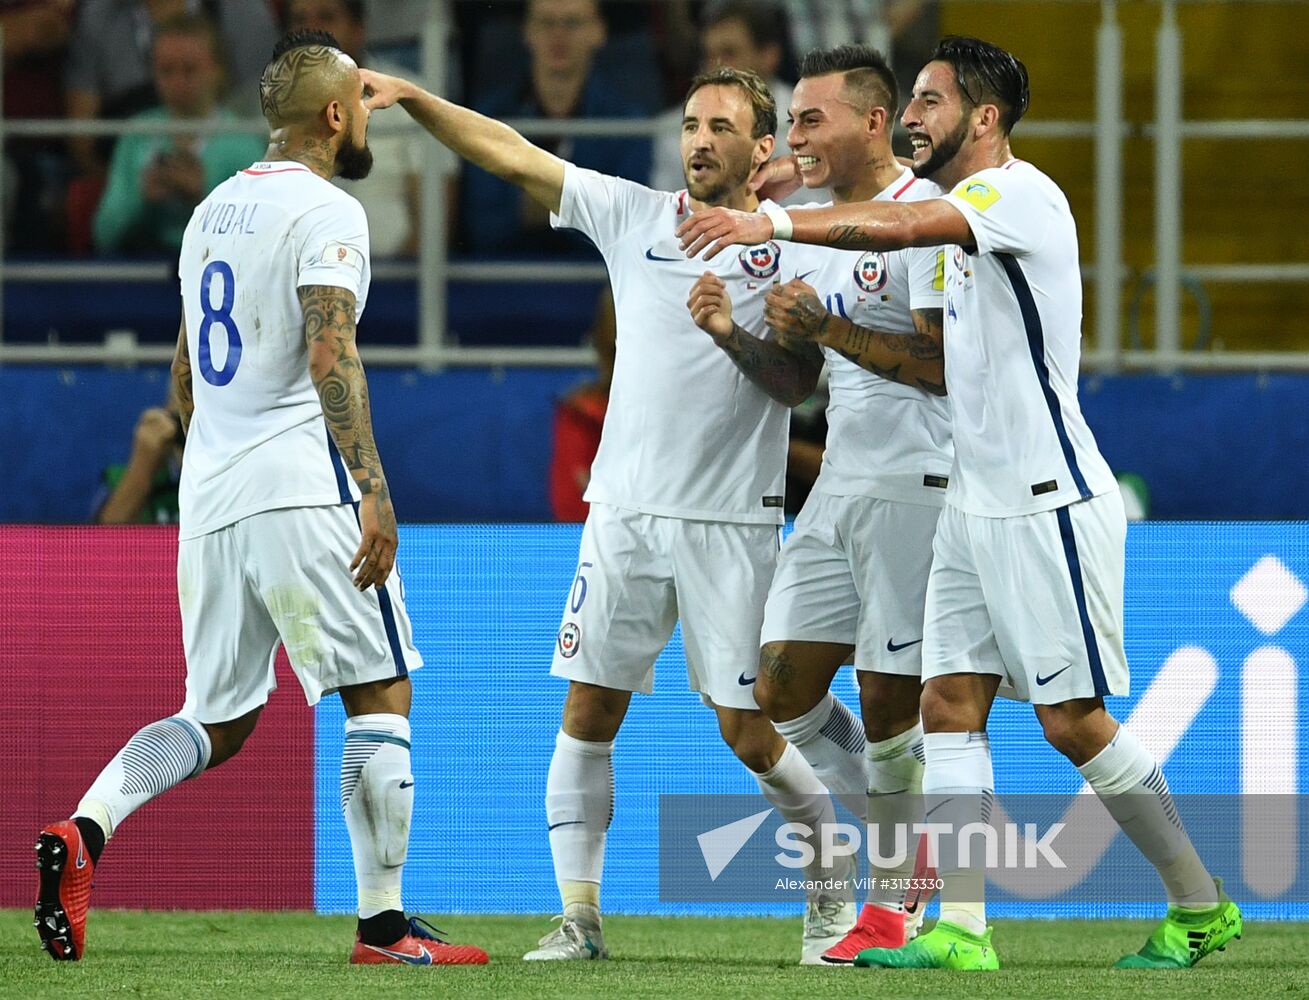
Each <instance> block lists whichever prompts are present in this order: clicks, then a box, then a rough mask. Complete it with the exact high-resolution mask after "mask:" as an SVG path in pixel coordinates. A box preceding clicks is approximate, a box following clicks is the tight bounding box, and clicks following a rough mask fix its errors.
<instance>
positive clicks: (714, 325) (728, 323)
mask: <svg viewBox="0 0 1309 1000" xmlns="http://www.w3.org/2000/svg"><path fill="white" fill-rule="evenodd" d="M686 308H687V309H689V310H691V318H692V319H693V320H695V325H696V326H698V327H699V328H700V329H701V330H703V331H704V332H705V333H707V334H709V336H711V337H713V338H714V340H723V339H724V338H725V337H727V336H728V334H730V333H731V332H732V326H733V323H732V299H731V297H730V296H729V295H728V294H727V285H725V284H724V283H723V279H722V278H720V277H718V275H716V274H713V273H712V272H710V271H706V272H705V273H704V274H702V275H701V276H700V278H699V280H698V281H696V283H695V284H694V285H692V286H691V295H690V297H689V298H688V299H687V300H686Z"/></svg>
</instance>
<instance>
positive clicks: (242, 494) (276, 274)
mask: <svg viewBox="0 0 1309 1000" xmlns="http://www.w3.org/2000/svg"><path fill="white" fill-rule="evenodd" d="M178 275H179V277H180V279H181V290H182V306H183V311H184V314H185V317H186V336H187V347H188V349H189V351H190V356H191V385H192V389H193V390H194V393H195V415H194V416H193V417H192V419H191V430H190V432H189V433H188V434H187V438H186V458H185V460H184V461H183V462H182V482H181V485H180V487H179V495H178V504H179V507H180V522H181V534H180V537H182V538H193V537H195V536H196V535H203V534H205V533H207V532H210V531H216V530H217V529H219V528H222V527H225V526H226V525H229V524H231V523H232V522H234V521H238V520H240V519H241V518H243V517H248V516H249V515H251V514H256V513H258V512H260V511H265V510H273V509H277V508H282V507H314V506H322V505H325V504H336V503H348V502H350V501H352V500H357V499H358V498H359V491H358V488H357V487H356V486H355V484H354V480H353V479H352V478H351V476H350V475H349V474H348V473H347V471H346V469H345V466H344V464H343V463H342V461H341V457H340V455H339V454H338V453H337V450H336V446H335V445H334V444H333V443H332V442H331V440H330V438H329V437H328V432H327V425H326V423H325V422H324V420H323V410H322V406H321V404H320V403H319V399H318V392H317V390H315V388H314V384H313V381H312V380H311V379H310V377H309V361H308V354H307V351H306V348H305V335H304V318H303V315H302V313H301V311H300V300H299V298H298V296H297V292H296V290H297V289H298V288H299V287H301V286H302V285H331V286H334V287H339V288H345V289H348V290H349V291H351V292H353V293H354V294H355V300H356V305H355V319H356V320H358V318H359V317H360V316H361V315H362V314H363V311H364V302H365V300H366V299H367V297H368V282H369V267H368V220H367V219H366V218H365V217H364V211H363V209H362V208H361V207H360V205H359V203H358V202H357V201H355V199H354V198H352V197H351V196H350V195H348V194H346V193H345V192H344V191H341V190H339V189H338V188H336V187H333V186H332V185H331V184H330V183H328V182H327V181H325V180H323V178H321V177H319V176H318V175H317V174H315V173H313V172H312V171H311V170H310V169H309V168H308V167H306V166H304V165H302V164H299V163H295V162H292V161H278V162H270V163H256V164H254V165H253V166H251V167H250V168H249V169H247V170H243V171H241V172H240V173H238V174H236V175H235V176H233V177H231V178H230V179H229V180H226V181H224V182H223V183H222V184H219V185H218V187H216V188H214V190H213V191H212V192H211V193H210V195H209V196H208V197H207V198H205V200H204V201H202V202H201V203H200V205H199V206H198V207H197V208H196V210H195V213H194V214H193V215H192V216H191V221H190V223H189V224H188V225H187V228H186V234H185V236H183V238H182V251H181V257H180V260H179V262H178Z"/></svg>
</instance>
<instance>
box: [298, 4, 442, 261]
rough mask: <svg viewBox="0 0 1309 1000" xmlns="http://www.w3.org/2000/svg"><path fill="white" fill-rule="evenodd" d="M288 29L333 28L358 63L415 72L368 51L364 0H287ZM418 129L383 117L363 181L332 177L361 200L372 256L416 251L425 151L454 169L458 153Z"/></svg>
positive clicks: (372, 133)
mask: <svg viewBox="0 0 1309 1000" xmlns="http://www.w3.org/2000/svg"><path fill="white" fill-rule="evenodd" d="M286 29H287V30H288V31H300V30H310V31H326V32H329V33H330V34H331V35H332V36H334V37H335V38H336V40H337V41H338V42H340V43H341V50H342V51H343V52H345V53H346V54H347V55H348V56H350V58H352V59H353V60H354V61H355V62H356V63H358V64H359V65H360V66H367V67H368V68H369V69H373V70H376V71H377V72H379V73H386V74H388V75H390V76H413V71H412V70H410V69H408V68H406V67H403V66H398V65H395V64H393V63H391V62H388V61H387V60H385V59H379V58H377V57H375V56H374V55H372V54H371V53H370V52H369V51H368V48H367V38H368V30H367V22H366V21H365V15H364V3H363V0H288V3H287V5H286ZM419 133H420V130H419V129H417V128H415V127H414V125H413V123H412V122H410V121H409V120H408V119H400V118H395V117H390V118H386V117H383V118H379V119H378V120H377V121H376V122H374V123H373V124H371V125H370V126H369V129H368V146H369V148H370V149H372V151H373V169H372V172H371V173H369V175H368V176H367V177H366V178H364V179H363V180H360V181H343V180H341V179H340V178H337V179H336V180H335V181H333V182H332V183H334V184H336V185H337V186H339V187H341V188H342V189H344V190H346V191H349V192H350V193H351V194H352V195H354V196H355V197H356V198H358V199H359V201H360V203H361V204H363V206H364V211H365V213H367V215H368V238H369V241H370V250H371V252H372V255H373V256H374V257H412V256H413V255H414V254H415V253H416V252H417V250H418V232H419V225H418V221H419V191H420V188H419V171H420V164H421V157H422V156H423V155H424V154H426V155H429V156H433V155H434V156H440V157H441V158H442V162H443V164H444V165H446V168H447V169H446V172H447V173H451V174H453V172H454V170H455V160H454V156H453V155H452V154H450V153H449V151H447V150H446V149H445V147H443V146H436V147H432V145H431V143H423V142H422V140H421V138H420V134H419ZM420 143H421V144H420Z"/></svg>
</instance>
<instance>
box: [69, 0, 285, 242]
mask: <svg viewBox="0 0 1309 1000" xmlns="http://www.w3.org/2000/svg"><path fill="white" fill-rule="evenodd" d="M220 60H221V49H220V42H219V40H218V35H217V32H216V31H215V30H214V28H213V25H212V24H211V23H210V22H209V20H208V19H206V18H204V17H201V16H199V15H185V16H183V17H180V18H178V19H177V20H175V21H171V22H168V23H167V24H165V25H163V26H162V27H161V28H160V29H159V31H158V33H157V37H156V38H155V43H154V54H153V60H152V61H153V67H154V86H155V87H156V88H157V90H158V93H159V96H160V99H161V101H162V104H161V105H160V106H159V107H158V108H152V109H150V110H148V111H143V112H141V113H140V114H138V115H136V116H134V118H133V120H134V121H161V120H165V119H173V120H183V121H202V120H206V119H207V120H210V121H230V120H233V118H234V116H233V114H232V113H231V112H230V111H227V110H226V109H220V108H219V107H218V97H219V93H220V92H221V88H222V82H223V68H222V63H221V61H220ZM264 146H265V144H264V141H263V140H262V139H260V138H256V137H255V136H252V135H245V134H240V133H233V132H219V133H215V134H213V135H206V136H194V135H190V136H183V135H176V136H169V135H125V136H123V137H122V138H121V139H120V140H119V141H118V145H117V146H116V147H115V148H114V155H113V160H112V162H111V164H110V169H109V180H108V183H107V185H106V187H105V192H104V197H103V198H102V199H101V201H100V207H99V209H97V211H96V216H95V230H94V239H95V246H96V249H97V250H98V251H100V252H101V253H113V252H116V251H128V252H147V253H149V252H155V253H162V252H169V253H172V252H176V251H177V249H178V248H179V247H180V246H181V245H182V233H183V231H184V230H185V229H186V224H187V222H189V221H190V218H191V212H192V210H193V209H194V208H195V206H196V205H198V204H199V203H200V200H201V199H202V198H204V196H205V195H206V194H208V193H209V192H210V190H212V189H213V188H214V187H215V186H216V185H217V184H218V183H219V182H220V181H223V180H226V179H227V178H228V177H230V176H231V175H232V174H234V173H236V172H237V171H238V170H242V169H244V168H246V167H248V166H249V165H250V164H251V163H253V162H254V161H256V160H258V159H260V157H261V156H262V155H263V152H264Z"/></svg>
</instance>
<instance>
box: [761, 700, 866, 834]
mask: <svg viewBox="0 0 1309 1000" xmlns="http://www.w3.org/2000/svg"><path fill="white" fill-rule="evenodd" d="M773 727H774V728H775V729H776V730H777V731H778V732H779V733H781V734H782V736H784V737H785V738H786V742H787V743H790V744H791V745H792V746H793V747H795V748H796V749H797V750H799V751H800V753H802V754H803V755H804V759H805V760H807V761H808V762H809V764H810V766H812V767H813V769H814V772H815V773H816V774H817V775H818V777H819V778H820V779H821V780H822V782H823V784H824V785H826V786H827V788H828V789H829V790H830V791H831V793H832V794H833V795H835V796H836V797H837V798H838V799H840V800H841V803H842V805H844V806H845V807H846V808H847V809H849V810H850V812H851V813H852V814H853V815H854V816H856V817H857V818H859V819H863V818H864V810H865V809H866V808H867V795H868V777H867V775H866V773H865V769H864V743H865V740H864V724H863V723H862V722H860V721H859V717H858V716H857V715H855V714H854V712H852V711H850V709H849V708H848V707H846V705H845V703H844V702H842V701H841V700H840V699H839V698H837V697H836V696H834V695H833V694H832V693H831V692H830V691H829V692H828V693H827V694H826V695H824V696H823V699H822V701H820V702H819V703H818V704H817V705H815V706H814V707H813V708H811V709H810V710H809V711H808V712H806V713H805V714H804V715H802V716H800V717H799V718H795V719H790V720H788V721H786V722H774V723H773Z"/></svg>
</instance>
